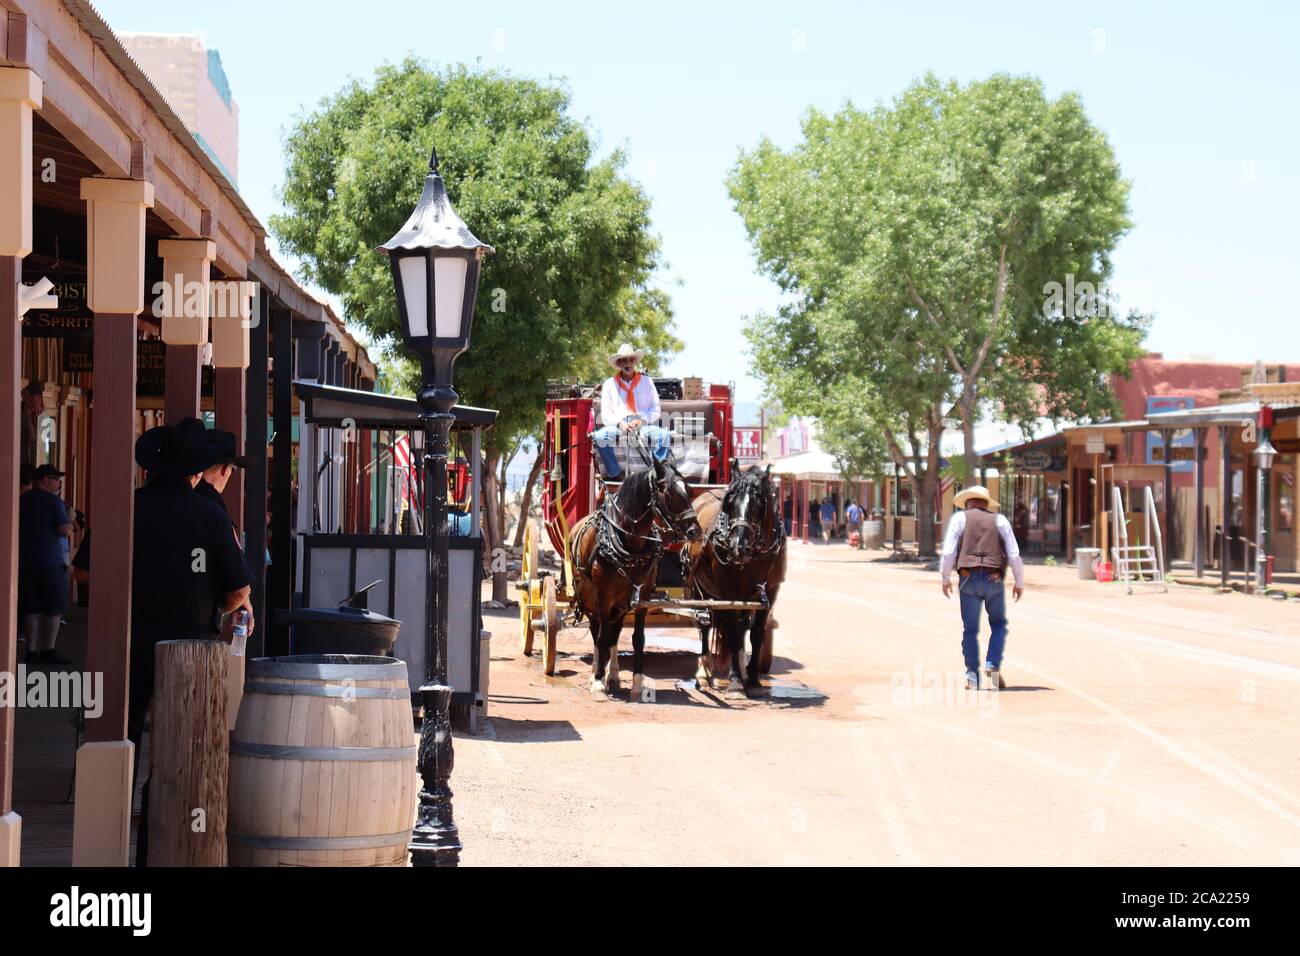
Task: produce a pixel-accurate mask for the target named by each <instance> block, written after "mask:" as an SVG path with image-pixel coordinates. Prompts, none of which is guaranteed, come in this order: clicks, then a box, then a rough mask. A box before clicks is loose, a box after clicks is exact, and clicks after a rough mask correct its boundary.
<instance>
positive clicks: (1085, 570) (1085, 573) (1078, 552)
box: [1074, 548, 1101, 581]
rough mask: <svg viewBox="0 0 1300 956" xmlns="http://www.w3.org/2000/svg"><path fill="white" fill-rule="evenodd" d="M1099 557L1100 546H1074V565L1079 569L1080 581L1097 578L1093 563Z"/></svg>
mask: <svg viewBox="0 0 1300 956" xmlns="http://www.w3.org/2000/svg"><path fill="white" fill-rule="evenodd" d="M1100 557H1101V548H1075V550H1074V566H1075V567H1076V568H1078V569H1079V580H1080V581H1095V580H1097V571H1096V569H1095V568H1094V567H1093V563H1094V562H1096V561H1097V560H1098V559H1099V558H1100Z"/></svg>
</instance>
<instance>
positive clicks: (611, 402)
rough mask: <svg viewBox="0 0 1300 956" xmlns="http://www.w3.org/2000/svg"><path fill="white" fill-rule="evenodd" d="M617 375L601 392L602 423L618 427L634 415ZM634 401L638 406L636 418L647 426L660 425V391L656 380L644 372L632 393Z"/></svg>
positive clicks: (608, 381)
mask: <svg viewBox="0 0 1300 956" xmlns="http://www.w3.org/2000/svg"><path fill="white" fill-rule="evenodd" d="M617 378H618V376H617V375H614V376H611V377H610V378H607V379H606V380H605V384H604V385H603V386H602V387H601V390H600V422H601V424H602V425H617V424H618V423H619V422H621V421H622V420H623V419H625V418H627V417H628V416H629V415H631V414H632V411H631V409H629V408H628V407H627V400H626V399H625V398H624V395H625V392H623V391H622V390H620V389H619V387H618V384H617V382H616V381H615V380H616V379H617ZM632 401H633V403H634V404H635V405H636V416H637V417H638V418H640V419H641V420H642V421H644V422H645V423H646V424H647V425H658V424H659V391H658V389H656V388H655V383H654V379H652V378H651V377H650V376H649V375H646V374H645V373H644V372H642V373H641V378H640V379H639V380H638V381H637V383H636V388H635V389H634V390H633V391H632Z"/></svg>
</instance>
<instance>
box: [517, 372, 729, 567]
mask: <svg viewBox="0 0 1300 956" xmlns="http://www.w3.org/2000/svg"><path fill="white" fill-rule="evenodd" d="M658 381H659V382H663V381H664V380H662V379H661V380H658ZM670 381H671V380H670ZM660 394H661V395H662V394H663V390H661V393H660ZM548 396H549V397H548V398H547V402H546V435H545V438H544V440H543V443H542V452H541V453H542V472H541V481H542V489H543V490H542V514H543V523H544V524H545V525H546V532H547V537H549V538H550V541H551V544H552V546H553V547H554V548H555V550H556V551H557V552H558V553H559V554H561V555H563V554H564V553H565V539H566V537H567V536H568V533H569V529H571V528H572V527H573V526H574V525H575V524H577V523H578V522H579V521H581V520H582V519H583V518H584V517H586V516H587V515H589V514H591V513H592V512H593V511H595V510H596V508H597V507H599V505H600V494H601V482H599V481H598V480H597V463H596V454H597V452H596V449H595V447H594V446H593V445H592V442H591V438H590V437H589V436H590V435H591V433H592V432H593V431H594V430H595V429H596V427H597V421H596V416H597V413H598V410H599V405H600V387H599V386H583V385H567V384H564V385H559V384H552V385H551V386H550V387H549V390H548ZM733 404H734V392H733V387H732V386H731V385H710V386H708V387H707V388H706V389H705V394H704V397H703V398H700V399H676V398H662V397H661V398H660V406H661V423H662V424H663V425H664V427H666V428H669V429H670V430H674V431H675V429H673V424H674V422H675V421H679V420H680V417H681V416H682V415H690V416H693V417H694V416H699V415H703V418H704V421H703V430H704V431H705V432H706V433H707V434H709V435H711V436H712V440H711V441H710V442H709V443H708V447H709V451H708V466H707V473H705V474H702V475H695V476H688V477H687V481H688V483H689V484H690V486H691V489H692V492H693V494H695V495H696V496H698V495H700V494H702V493H704V492H705V491H707V490H708V489H710V488H716V487H718V486H723V487H725V486H726V484H727V483H728V482H729V481H730V480H731V464H730V463H731V458H732V455H733V453H734V450H733V449H732V446H731V441H732V434H731V426H732V422H733V418H734V415H733V412H734V408H733ZM674 447H675V448H676V447H677V446H676V445H675V446H674ZM611 487H616V485H615V484H613V483H611Z"/></svg>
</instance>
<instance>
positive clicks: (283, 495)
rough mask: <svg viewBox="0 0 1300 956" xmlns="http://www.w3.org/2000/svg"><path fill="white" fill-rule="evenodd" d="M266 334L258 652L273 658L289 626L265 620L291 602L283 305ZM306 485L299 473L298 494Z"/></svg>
mask: <svg viewBox="0 0 1300 956" xmlns="http://www.w3.org/2000/svg"><path fill="white" fill-rule="evenodd" d="M270 314H271V338H272V340H273V342H274V343H275V362H274V365H273V367H272V379H273V387H272V389H271V396H272V413H273V414H274V417H275V421H274V425H273V426H272V427H273V428H274V431H275V439H274V440H275V448H274V450H273V457H272V460H271V570H270V573H269V574H268V576H267V587H266V594H267V597H266V609H267V617H268V620H266V621H264V622H263V624H264V625H265V627H259V628H257V629H256V630H255V631H254V632H253V635H254V638H255V639H258V638H257V635H258V634H259V633H260V634H261V635H262V637H261V638H260V640H261V641H262V653H263V654H264V655H265V656H268V657H276V656H280V655H284V654H288V653H289V626H288V625H287V624H281V623H278V622H274V621H271V620H269V618H270V616H272V615H273V614H274V612H275V611H277V610H288V609H289V608H290V607H291V606H292V603H293V561H294V543H293V519H292V516H291V514H290V507H291V505H290V501H291V498H290V486H291V485H292V483H293V471H292V469H293V361H294V354H293V353H294V348H293V342H294V339H293V316H292V315H291V314H290V313H289V311H288V310H286V309H272V310H271V313H270ZM310 487H311V482H310V479H308V478H307V477H306V476H303V477H302V479H301V481H300V487H299V492H300V493H305V492H306V490H307V489H308V488H310Z"/></svg>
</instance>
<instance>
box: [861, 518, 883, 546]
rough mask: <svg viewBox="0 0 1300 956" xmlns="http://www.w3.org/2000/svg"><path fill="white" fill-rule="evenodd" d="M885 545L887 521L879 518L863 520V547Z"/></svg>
mask: <svg viewBox="0 0 1300 956" xmlns="http://www.w3.org/2000/svg"><path fill="white" fill-rule="evenodd" d="M884 546H885V523H884V522H883V521H881V520H880V519H879V518H871V519H869V520H867V521H864V522H862V547H864V548H883V547H884Z"/></svg>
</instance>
